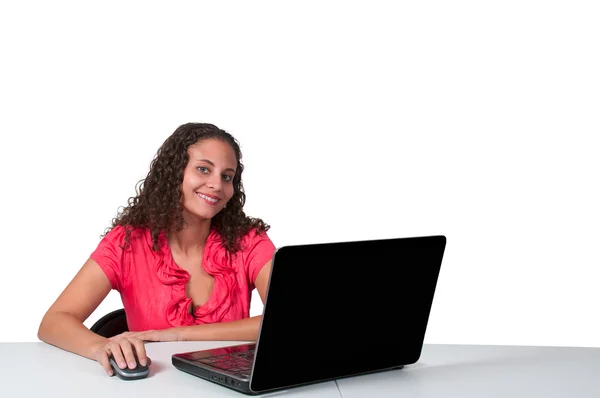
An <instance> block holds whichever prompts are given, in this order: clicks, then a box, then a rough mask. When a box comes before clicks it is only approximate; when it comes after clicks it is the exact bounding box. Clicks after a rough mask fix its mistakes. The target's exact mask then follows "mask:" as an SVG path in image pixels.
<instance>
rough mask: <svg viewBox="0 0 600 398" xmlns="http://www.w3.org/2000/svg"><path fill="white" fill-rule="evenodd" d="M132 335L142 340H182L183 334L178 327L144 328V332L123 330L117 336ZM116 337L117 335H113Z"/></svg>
mask: <svg viewBox="0 0 600 398" xmlns="http://www.w3.org/2000/svg"><path fill="white" fill-rule="evenodd" d="M124 335H126V336H127V337H134V338H137V339H140V340H142V341H182V340H183V336H182V333H181V329H180V328H170V329H162V330H146V331H144V332H125V333H122V334H121V335H119V336H124ZM115 337H117V336H115Z"/></svg>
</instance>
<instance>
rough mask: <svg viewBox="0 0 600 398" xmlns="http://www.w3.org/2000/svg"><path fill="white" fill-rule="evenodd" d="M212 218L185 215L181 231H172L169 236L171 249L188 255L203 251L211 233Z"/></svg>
mask: <svg viewBox="0 0 600 398" xmlns="http://www.w3.org/2000/svg"><path fill="white" fill-rule="evenodd" d="M210 225H211V224H210V219H208V220H207V219H202V220H199V219H193V218H192V217H185V216H184V226H183V229H182V230H181V231H172V232H171V233H170V234H169V236H168V241H169V247H170V248H171V251H173V250H175V251H177V252H179V253H182V254H184V255H186V256H193V255H195V254H198V253H201V252H203V250H204V246H205V245H206V239H207V238H208V235H209V234H210Z"/></svg>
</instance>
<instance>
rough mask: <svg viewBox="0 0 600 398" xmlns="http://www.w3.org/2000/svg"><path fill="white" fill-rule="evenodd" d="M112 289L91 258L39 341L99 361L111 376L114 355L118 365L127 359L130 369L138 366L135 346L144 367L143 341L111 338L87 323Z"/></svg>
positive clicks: (41, 331) (49, 317) (48, 320)
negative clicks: (101, 334) (111, 355)
mask: <svg viewBox="0 0 600 398" xmlns="http://www.w3.org/2000/svg"><path fill="white" fill-rule="evenodd" d="M110 290H111V285H110V281H109V280H108V277H107V276H106V275H105V274H104V272H103V271H102V269H101V268H100V266H99V265H98V264H97V263H96V262H95V261H94V260H92V259H91V258H90V259H88V260H87V261H86V262H85V264H84V265H83V267H81V269H80V270H79V272H78V273H77V275H75V277H74V278H73V280H72V281H71V282H70V283H69V284H68V285H67V287H66V288H65V290H63V292H62V293H61V294H60V296H59V297H58V299H56V301H55V302H54V304H52V306H51V307H50V309H49V310H48V311H47V312H46V314H45V315H44V317H43V319H42V322H41V324H40V327H39V330H38V338H39V339H40V340H42V341H44V342H46V343H48V344H52V345H54V346H56V347H59V348H62V349H64V350H67V351H70V352H73V353H75V354H79V355H81V356H84V357H86V358H89V359H93V360H96V361H98V362H99V363H100V364H101V365H102V367H103V368H104V370H105V371H106V372H107V373H108V374H112V369H111V367H110V364H109V362H108V356H109V355H110V354H113V356H114V357H115V360H116V362H117V363H122V362H123V360H125V361H126V362H128V363H130V365H129V367H135V357H134V356H133V349H134V347H135V351H136V353H137V355H138V359H139V361H140V363H141V364H142V365H144V364H145V362H146V352H145V349H144V344H143V342H142V341H135V340H134V341H130V340H128V339H127V338H126V337H125V338H116V339H107V338H105V337H102V336H100V335H98V334H96V333H94V332H92V331H90V330H89V329H88V328H87V327H86V326H85V325H84V324H83V322H84V321H85V320H86V319H87V318H88V317H89V316H90V315H91V314H92V312H94V310H95V309H96V308H98V306H99V305H100V303H101V302H102V300H104V298H106V296H107V295H108V293H109V292H110ZM117 348H118V349H117ZM131 363H133V366H131ZM119 367H124V366H119Z"/></svg>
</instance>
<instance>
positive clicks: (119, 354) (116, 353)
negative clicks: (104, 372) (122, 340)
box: [108, 342, 127, 369]
mask: <svg viewBox="0 0 600 398" xmlns="http://www.w3.org/2000/svg"><path fill="white" fill-rule="evenodd" d="M108 349H109V351H110V353H111V354H112V356H113V358H114V359H115V362H116V363H117V366H118V367H119V368H121V369H125V368H126V367H127V362H126V361H125V356H124V355H123V351H122V350H121V345H120V344H119V343H118V342H111V343H110V344H109V345H108Z"/></svg>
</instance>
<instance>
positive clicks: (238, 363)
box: [196, 350, 255, 380]
mask: <svg viewBox="0 0 600 398" xmlns="http://www.w3.org/2000/svg"><path fill="white" fill-rule="evenodd" d="M254 351H255V350H249V351H244V352H232V353H230V354H225V355H219V356H215V357H209V358H199V359H196V362H199V363H202V364H204V365H209V366H211V367H213V368H215V369H218V370H220V371H223V372H226V373H227V374H229V375H231V376H234V377H238V378H241V379H245V380H247V379H248V378H249V377H250V372H251V371H252V363H253V361H254Z"/></svg>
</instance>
